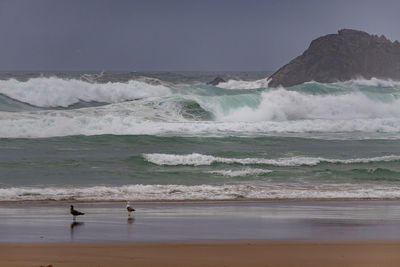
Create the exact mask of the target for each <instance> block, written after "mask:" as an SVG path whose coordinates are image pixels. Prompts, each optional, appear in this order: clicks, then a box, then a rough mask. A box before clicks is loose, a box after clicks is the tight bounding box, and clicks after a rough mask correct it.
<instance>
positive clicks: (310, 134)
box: [0, 72, 400, 201]
mask: <svg viewBox="0 0 400 267" xmlns="http://www.w3.org/2000/svg"><path fill="white" fill-rule="evenodd" d="M84 74H85V73H84V72H81V73H77V72H76V73H67V72H65V73H44V74H40V73H2V74H1V75H0V201H19V200H28V201H29V200H89V201H90V200H128V199H129V200H219V199H281V198H283V199H299V198H302V199H303V198H306V199H315V198H318V199H320V198H322V199H332V198H355V199H358V198H378V199H379V198H385V199H388V198H389V199H390V198H399V197H400V164H399V163H400V82H396V81H390V80H378V79H371V80H365V79H361V78H360V79H355V80H351V81H346V82H337V83H330V84H322V83H317V82H308V83H304V84H301V85H297V86H294V87H289V88H282V87H281V88H269V87H268V80H267V74H266V73H236V74H232V73H231V74H226V73H225V74H224V75H225V76H224V77H228V78H229V79H228V81H227V82H226V83H221V84H219V85H218V86H212V85H208V84H207V83H206V82H207V81H209V80H212V79H213V77H215V76H216V75H217V73H109V74H107V75H106V78H105V79H104V77H103V78H102V79H98V76H96V75H92V74H90V75H86V76H82V75H84ZM91 77H92V78H93V79H91Z"/></svg>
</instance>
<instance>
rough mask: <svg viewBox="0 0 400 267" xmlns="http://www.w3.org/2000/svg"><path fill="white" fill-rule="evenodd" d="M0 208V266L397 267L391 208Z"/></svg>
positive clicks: (399, 236) (366, 204) (258, 204)
mask: <svg viewBox="0 0 400 267" xmlns="http://www.w3.org/2000/svg"><path fill="white" fill-rule="evenodd" d="M68 204H70V203H68V202H17V203H11V202H10V203H2V204H0V266H41V265H42V266H48V265H53V266H55V267H56V266H399V264H400V254H399V253H398V251H399V249H400V231H398V229H399V227H398V226H399V222H400V205H399V204H400V201H397V200H388V201H382V200H379V201H376V200H362V201H361V200H346V201H344V200H329V201H327V200H324V201H318V200H313V201H310V200H308V201H304V200H297V201H293V200H280V201H214V202H210V201H207V202H138V203H133V206H134V207H135V209H136V210H137V211H136V213H135V214H134V215H133V216H132V217H129V216H128V214H127V212H126V211H125V210H124V203H122V202H105V203H101V202H93V203H90V202H86V203H80V202H78V203H74V206H75V208H77V209H79V210H81V211H84V212H86V214H85V215H84V216H80V217H78V218H77V219H76V221H75V222H73V220H72V216H70V215H69V213H68V212H69V209H68V208H69V205H68Z"/></svg>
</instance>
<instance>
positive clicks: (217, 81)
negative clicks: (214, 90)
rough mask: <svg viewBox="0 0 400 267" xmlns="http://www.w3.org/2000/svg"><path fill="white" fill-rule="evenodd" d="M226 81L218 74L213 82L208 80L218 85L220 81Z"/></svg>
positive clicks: (211, 83)
mask: <svg viewBox="0 0 400 267" xmlns="http://www.w3.org/2000/svg"><path fill="white" fill-rule="evenodd" d="M225 82H226V81H225V80H224V79H222V78H221V77H219V76H217V77H216V78H215V79H214V80H212V81H211V82H208V83H207V84H210V85H218V84H220V83H225Z"/></svg>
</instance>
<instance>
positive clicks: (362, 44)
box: [268, 29, 400, 87]
mask: <svg viewBox="0 0 400 267" xmlns="http://www.w3.org/2000/svg"><path fill="white" fill-rule="evenodd" d="M360 77H363V78H366V79H370V78H372V77H375V78H379V79H393V80H400V43H399V42H398V41H394V42H392V41H390V40H388V39H387V38H386V37H385V36H383V35H381V36H377V35H370V34H368V33H366V32H363V31H358V30H351V29H343V30H340V31H338V33H337V34H328V35H325V36H322V37H319V38H317V39H315V40H313V41H312V42H311V44H310V47H309V48H308V49H307V50H306V51H304V53H303V54H302V55H300V56H298V57H296V58H295V59H293V60H292V61H290V62H289V63H288V64H286V65H284V66H283V67H281V68H280V69H279V70H278V71H276V72H275V73H274V74H272V75H271V76H270V77H269V80H270V82H269V84H268V85H269V86H270V87H278V86H284V87H288V86H294V85H297V84H301V83H304V82H308V81H316V82H321V83H331V82H337V81H346V80H351V79H354V78H360Z"/></svg>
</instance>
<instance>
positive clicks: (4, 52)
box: [0, 0, 400, 71]
mask: <svg viewBox="0 0 400 267" xmlns="http://www.w3.org/2000/svg"><path fill="white" fill-rule="evenodd" d="M399 14H400V1H395V0H393V1H390V0H386V1H385V0H376V1H369V0H358V1H357V0H347V1H345V0H343V1H341V0H337V1H334V0H331V1H323V0H315V1H314V0H292V1H285V0H280V1H277V0H276V1H275V0H270V1H268V0H264V1H257V0H242V1H236V0H210V1H208V0H201V1H200V0H142V1H135V0H132V1H123V0H121V1H119V0H109V1H102V0H97V1H90V0H87V1H85V0H76V1H74V0H68V1H67V0H65V1H61V0H60V1H58V0H0V37H1V38H0V70H101V69H105V70H132V71H133V70H136V71H140V70H170V71H174V70H175V71H176V70H205V71H207V70H209V71H213V70H233V71H236V70H275V69H277V68H279V67H280V66H281V65H283V64H285V63H287V62H288V61H289V60H291V59H292V58H294V57H295V56H297V55H299V54H300V53H302V52H303V51H304V50H305V49H306V48H307V47H308V45H309V43H310V41H311V40H312V39H315V38H316V37H319V36H321V35H325V34H328V33H335V32H337V30H338V29H341V28H354V29H360V30H365V31H367V32H369V33H374V34H379V35H380V34H384V35H385V36H386V37H388V38H389V39H391V40H396V39H397V40H400V15H399Z"/></svg>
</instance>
